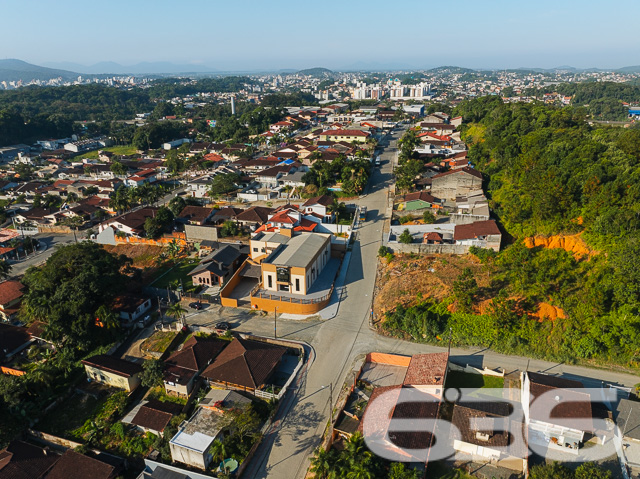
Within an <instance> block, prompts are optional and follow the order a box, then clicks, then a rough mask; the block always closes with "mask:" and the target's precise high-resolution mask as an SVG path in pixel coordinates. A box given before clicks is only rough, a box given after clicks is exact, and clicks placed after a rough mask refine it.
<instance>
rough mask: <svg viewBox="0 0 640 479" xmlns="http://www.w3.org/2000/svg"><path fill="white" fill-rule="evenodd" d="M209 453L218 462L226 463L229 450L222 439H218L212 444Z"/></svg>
mask: <svg viewBox="0 0 640 479" xmlns="http://www.w3.org/2000/svg"><path fill="white" fill-rule="evenodd" d="M209 452H210V453H211V455H212V456H213V457H214V458H215V459H216V460H217V461H220V462H222V461H224V460H225V459H226V458H227V448H226V446H225V445H224V442H222V441H221V440H220V439H216V440H215V441H213V444H211V447H210V448H209Z"/></svg>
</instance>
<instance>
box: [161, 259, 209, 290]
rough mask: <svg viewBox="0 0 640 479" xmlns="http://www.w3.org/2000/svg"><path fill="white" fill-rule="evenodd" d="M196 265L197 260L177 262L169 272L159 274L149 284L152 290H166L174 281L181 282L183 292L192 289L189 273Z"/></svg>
mask: <svg viewBox="0 0 640 479" xmlns="http://www.w3.org/2000/svg"><path fill="white" fill-rule="evenodd" d="M197 264H198V260H197V259H183V260H179V261H178V262H177V263H176V264H175V265H174V266H173V267H172V268H171V269H170V270H168V271H167V270H164V272H161V273H160V274H159V275H158V276H157V277H156V279H155V280H153V282H152V283H151V286H153V287H154V288H166V287H168V286H171V285H172V284H173V283H174V282H175V281H178V282H180V281H182V286H183V288H184V289H185V291H188V290H189V289H192V287H193V283H192V282H191V276H189V272H190V271H191V270H193V268H195V267H196V265H197Z"/></svg>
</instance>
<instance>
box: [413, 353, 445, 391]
mask: <svg viewBox="0 0 640 479" xmlns="http://www.w3.org/2000/svg"><path fill="white" fill-rule="evenodd" d="M448 363H449V353H431V354H414V355H413V356H411V362H410V363H409V367H408V368H407V372H406V374H405V377H404V381H403V383H402V384H405V385H412V386H423V385H429V386H435V385H442V384H444V376H445V374H446V372H447V364H448Z"/></svg>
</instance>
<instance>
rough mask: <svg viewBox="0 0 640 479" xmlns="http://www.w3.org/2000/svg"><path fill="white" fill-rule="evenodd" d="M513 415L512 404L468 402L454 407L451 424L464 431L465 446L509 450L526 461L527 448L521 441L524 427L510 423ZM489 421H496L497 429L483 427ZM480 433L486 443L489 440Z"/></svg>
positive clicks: (462, 434) (462, 432)
mask: <svg viewBox="0 0 640 479" xmlns="http://www.w3.org/2000/svg"><path fill="white" fill-rule="evenodd" d="M509 415H510V407H509V404H508V403H504V402H498V401H490V402H484V401H483V402H477V403H473V402H464V403H459V404H455V405H454V406H453V417H452V419H451V423H452V424H453V425H454V426H456V428H457V429H458V431H460V440H461V441H463V442H466V443H469V444H475V445H478V446H483V447H489V448H508V449H506V450H505V452H506V453H507V454H509V455H510V456H515V457H520V458H523V457H525V455H526V453H527V447H526V445H525V444H524V442H522V441H519V440H518V438H521V437H524V436H523V432H522V428H523V423H522V422H518V421H512V420H510V419H509ZM485 418H486V419H488V420H490V421H493V424H494V426H493V427H488V426H485V425H483V424H482V422H481V421H482V420H484V419H485ZM518 428H519V429H520V430H519V431H518ZM509 431H511V432H509ZM478 433H480V434H486V436H488V438H487V439H485V438H486V436H484V437H483V436H481V435H480V436H479V434H478Z"/></svg>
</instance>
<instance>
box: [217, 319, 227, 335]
mask: <svg viewBox="0 0 640 479" xmlns="http://www.w3.org/2000/svg"><path fill="white" fill-rule="evenodd" d="M214 328H215V330H216V332H217V333H218V334H223V333H226V332H227V331H229V330H230V329H231V325H230V324H229V323H227V322H226V321H220V322H219V323H216V325H215V326H214Z"/></svg>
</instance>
